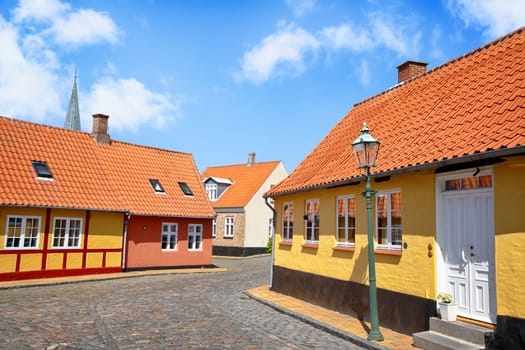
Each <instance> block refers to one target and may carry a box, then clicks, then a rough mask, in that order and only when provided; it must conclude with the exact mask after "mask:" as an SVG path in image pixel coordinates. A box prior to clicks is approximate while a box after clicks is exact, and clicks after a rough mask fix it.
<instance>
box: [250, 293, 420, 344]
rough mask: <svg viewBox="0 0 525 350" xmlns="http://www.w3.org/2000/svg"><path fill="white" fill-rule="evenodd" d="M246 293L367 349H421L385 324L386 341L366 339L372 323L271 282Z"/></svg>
mask: <svg viewBox="0 0 525 350" xmlns="http://www.w3.org/2000/svg"><path fill="white" fill-rule="evenodd" d="M245 293H246V294H247V295H248V296H250V297H251V298H253V299H255V300H257V301H259V302H261V303H263V304H265V305H268V306H270V307H272V308H274V309H276V310H278V311H280V312H283V313H285V314H288V315H290V316H293V317H295V318H298V319H300V320H302V321H304V322H306V323H309V324H312V325H314V326H315V327H318V328H321V329H324V330H325V331H327V332H330V333H332V334H334V335H337V336H339V337H342V338H344V339H347V340H348V341H351V342H353V343H354V344H356V345H358V346H361V347H363V348H365V349H372V350H389V349H392V350H405V349H411V350H416V349H419V348H416V347H415V346H412V336H409V335H406V334H401V333H397V332H394V331H392V330H390V329H387V328H383V327H381V333H382V334H383V337H384V338H385V340H384V341H382V342H373V341H368V340H367V339H366V338H367V336H368V332H367V331H366V329H365V327H366V328H369V326H370V325H369V324H368V323H365V322H361V321H359V320H358V319H356V318H354V317H351V316H348V315H344V314H341V313H339V312H336V311H332V310H328V309H325V308H322V307H319V306H316V305H313V304H310V303H307V302H305V301H302V300H300V299H296V298H293V297H290V296H287V295H284V294H280V293H278V292H274V291H271V290H270V288H269V286H268V285H263V286H260V287H257V288H252V289H249V290H248V291H246V292H245Z"/></svg>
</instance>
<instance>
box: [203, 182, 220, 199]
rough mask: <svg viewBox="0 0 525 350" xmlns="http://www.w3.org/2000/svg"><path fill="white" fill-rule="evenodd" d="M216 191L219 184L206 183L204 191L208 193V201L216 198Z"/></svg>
mask: <svg viewBox="0 0 525 350" xmlns="http://www.w3.org/2000/svg"><path fill="white" fill-rule="evenodd" d="M218 191H219V186H217V184H216V183H207V184H206V193H207V194H208V198H209V199H210V201H216V200H217V194H218Z"/></svg>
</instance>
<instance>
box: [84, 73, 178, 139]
mask: <svg viewBox="0 0 525 350" xmlns="http://www.w3.org/2000/svg"><path fill="white" fill-rule="evenodd" d="M81 100H82V102H83V103H81V110H82V111H81V116H82V119H83V120H82V123H83V125H91V123H92V122H91V116H92V115H93V114H96V113H102V114H107V115H109V116H110V118H111V124H110V125H111V127H112V128H114V129H116V130H131V131H136V130H138V129H139V128H141V127H150V126H152V127H155V128H162V127H163V126H164V125H165V124H166V123H167V122H168V121H170V120H172V119H174V118H175V117H176V116H178V114H179V107H178V106H177V105H176V104H174V103H173V102H172V101H170V99H169V98H168V97H167V96H165V95H163V94H160V93H157V92H154V91H150V90H148V89H147V88H146V87H145V86H144V85H143V84H142V83H141V82H139V81H137V80H136V79H132V78H131V79H115V78H112V77H105V78H103V79H100V80H99V81H97V82H96V83H95V84H93V86H92V87H91V91H90V92H89V93H88V94H87V95H85V96H82V97H81Z"/></svg>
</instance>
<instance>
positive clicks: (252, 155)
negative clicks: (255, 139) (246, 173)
mask: <svg viewBox="0 0 525 350" xmlns="http://www.w3.org/2000/svg"><path fill="white" fill-rule="evenodd" d="M253 163H255V153H254V152H250V153H248V166H250V165H252V164H253Z"/></svg>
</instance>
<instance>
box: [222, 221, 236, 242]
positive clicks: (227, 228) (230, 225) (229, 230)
mask: <svg viewBox="0 0 525 350" xmlns="http://www.w3.org/2000/svg"><path fill="white" fill-rule="evenodd" d="M229 219H231V222H228V221H230V220H229ZM234 227H235V219H234V217H233V216H226V217H225V218H224V237H228V238H232V237H233V235H234V232H233V230H234Z"/></svg>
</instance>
